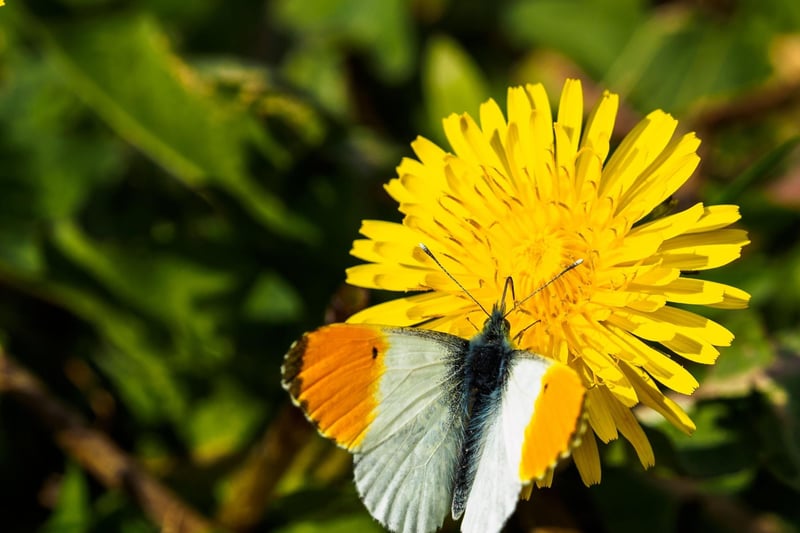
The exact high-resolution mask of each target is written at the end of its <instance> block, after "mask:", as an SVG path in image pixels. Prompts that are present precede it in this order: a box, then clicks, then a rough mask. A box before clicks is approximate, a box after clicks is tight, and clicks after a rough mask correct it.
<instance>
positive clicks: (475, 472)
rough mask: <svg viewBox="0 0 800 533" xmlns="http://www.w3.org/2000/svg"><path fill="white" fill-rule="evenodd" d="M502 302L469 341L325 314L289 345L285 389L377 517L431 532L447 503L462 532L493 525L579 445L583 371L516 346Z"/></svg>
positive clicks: (393, 525) (399, 527)
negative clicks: (343, 457) (339, 320)
mask: <svg viewBox="0 0 800 533" xmlns="http://www.w3.org/2000/svg"><path fill="white" fill-rule="evenodd" d="M421 246H422V247H423V250H425V251H426V253H428V254H429V255H430V256H431V257H432V258H433V259H434V261H436V263H437V264H439V266H440V267H441V268H442V269H443V270H444V267H442V266H441V264H440V263H439V262H438V260H437V259H436V258H435V257H434V256H433V255H432V254H431V253H430V252H429V250H427V248H425V247H424V245H421ZM577 264H580V261H577V262H576V263H575V264H573V265H571V266H570V267H568V268H567V269H566V270H569V269H571V268H572V267H574V266H577ZM566 270H565V271H564V272H566ZM445 273H446V274H448V276H450V274H449V273H448V272H447V271H446V270H445ZM562 274H563V272H562ZM559 276H560V275H559ZM450 277H451V279H453V281H455V282H456V283H457V284H458V285H459V287H461V288H462V289H463V286H461V284H460V283H458V281H457V280H455V278H453V277H452V276H450ZM557 277H558V276H557ZM557 277H556V278H553V280H551V281H554V280H555V279H557ZM508 283H509V282H507V285H506V287H508ZM549 283H550V282H548V284H549ZM543 287H544V286H543ZM543 287H541V288H543ZM541 288H540V289H537V292H538V290H541ZM464 290H465V289H464ZM465 292H467V291H466V290H465ZM467 294H468V295H469V293H468V292H467ZM469 296H470V297H472V296H471V295H469ZM473 300H474V298H473ZM504 301H505V291H504V295H503V298H501V300H500V302H499V303H497V304H495V305H494V306H493V307H492V311H491V313H489V312H487V315H488V318H487V319H486V321H485V323H484V324H483V328H482V329H481V330H480V331H479V332H477V333H476V335H475V336H473V337H472V338H471V339H464V338H461V337H458V336H456V335H450V334H447V333H441V332H437V331H431V330H426V329H422V328H415V327H390V326H379V325H363V324H346V323H344V324H331V325H328V326H323V327H321V328H319V329H317V330H315V331H313V332H310V333H306V334H305V335H303V337H302V338H301V339H300V340H298V341H297V342H295V343H294V344H293V345H292V346H291V348H290V349H289V352H288V353H287V354H286V357H285V360H284V365H283V367H282V377H283V379H282V383H283V386H284V388H285V389H287V390H288V391H289V393H290V395H291V397H292V400H293V401H294V403H295V404H296V405H298V406H300V408H301V409H302V410H303V411H304V412H305V414H306V417H307V418H308V419H309V420H310V421H311V422H312V423H313V424H314V425H315V426H316V428H317V429H318V430H319V432H320V433H321V434H322V435H323V436H325V437H327V438H329V439H331V440H333V441H334V442H336V444H338V445H339V446H341V447H343V448H345V449H346V450H348V451H349V452H351V453H352V454H353V456H354V471H355V484H356V488H357V489H358V492H359V495H360V496H361V499H362V501H363V502H364V505H365V506H366V507H367V509H368V510H369V512H370V514H372V516H373V517H374V518H375V519H377V520H378V521H379V522H380V523H381V524H382V525H383V526H384V527H386V528H388V529H390V530H392V531H398V532H424V531H434V530H436V529H437V528H439V527H440V526H441V525H442V523H443V521H444V519H445V517H446V515H447V514H448V513H450V514H451V515H452V517H453V518H454V519H459V518H462V517H463V520H462V522H461V530H462V531H464V532H473V531H474V532H480V533H485V532H491V531H499V530H500V529H501V528H502V527H503V525H504V524H505V522H506V520H507V519H508V517H509V516H510V515H511V514H512V513H513V512H514V509H515V507H516V504H517V501H518V499H519V494H520V491H521V490H522V488H523V486H525V485H527V484H529V483H531V482H532V481H534V480H537V479H541V478H543V477H544V476H545V475H547V474H548V473H549V472H550V470H551V469H552V468H554V467H555V465H556V463H557V461H558V460H559V459H561V458H563V457H566V456H567V455H569V453H570V451H571V450H572V448H573V447H574V445H576V443H577V439H578V438H579V436H580V433H581V431H582V430H583V427H584V426H585V424H584V423H583V412H584V399H585V392H586V390H585V388H584V386H583V384H582V382H581V379H580V377H579V376H578V375H577V374H576V373H575V371H574V370H572V369H571V368H569V367H568V366H566V365H563V364H560V363H556V362H554V361H551V360H550V359H546V358H544V357H542V356H539V355H537V354H535V353H533V352H530V351H525V350H518V349H516V348H515V347H514V345H513V342H512V338H511V331H510V324H509V321H508V320H507V319H506V316H507V314H506V310H505V304H504ZM475 302H476V303H478V302H477V300H475ZM478 305H479V306H480V307H481V308H483V306H481V305H480V303H478ZM516 307H517V306H515V309H516ZM513 310H514V309H512V311H513ZM484 311H485V310H484Z"/></svg>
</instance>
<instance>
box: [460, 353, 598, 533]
mask: <svg viewBox="0 0 800 533" xmlns="http://www.w3.org/2000/svg"><path fill="white" fill-rule="evenodd" d="M585 395H586V389H585V388H584V386H583V384H582V382H581V379H580V377H579V376H578V375H577V374H576V373H575V371H574V370H572V369H571V368H569V367H568V366H565V365H561V364H557V363H553V362H551V361H549V360H547V359H543V358H541V357H539V356H537V355H535V354H532V353H530V352H525V351H521V350H518V351H515V352H514V358H513V359H512V361H511V368H510V370H509V377H508V382H507V384H506V388H505V390H504V391H503V396H502V398H501V400H500V406H499V408H498V409H497V410H496V411H495V412H494V413H493V414H494V416H492V417H490V418H489V419H487V421H486V424H487V426H486V429H485V431H484V438H483V443H482V446H481V452H480V456H479V459H478V467H477V471H476V474H475V480H474V482H473V485H472V490H471V491H470V494H469V497H468V498H467V504H466V509H465V511H464V521H463V522H462V523H461V530H462V531H464V532H473V531H474V532H477V533H486V532H491V531H499V530H500V529H501V528H502V527H503V524H505V522H506V520H507V519H508V517H509V516H510V515H511V513H513V512H514V508H515V507H516V506H517V499H518V498H519V492H520V489H521V488H522V486H523V485H524V484H527V483H529V482H530V481H531V480H533V479H541V478H542V477H543V476H544V475H545V474H547V473H548V472H549V471H550V470H551V469H552V468H554V467H555V465H556V463H557V462H558V460H559V459H562V458H564V457H566V456H568V455H569V453H570V451H571V450H572V447H573V446H574V444H575V443H576V439H577V437H578V436H579V435H580V432H581V431H582V430H583V429H584V427H585V424H584V423H583V407H584V398H585Z"/></svg>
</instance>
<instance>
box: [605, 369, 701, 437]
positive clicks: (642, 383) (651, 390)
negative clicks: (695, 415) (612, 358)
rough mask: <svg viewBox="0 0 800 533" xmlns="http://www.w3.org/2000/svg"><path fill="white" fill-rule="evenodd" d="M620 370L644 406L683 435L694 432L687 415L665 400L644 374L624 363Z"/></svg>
mask: <svg viewBox="0 0 800 533" xmlns="http://www.w3.org/2000/svg"><path fill="white" fill-rule="evenodd" d="M620 368H621V369H622V371H623V372H625V375H626V376H627V377H628V379H629V380H630V382H631V383H632V384H633V386H634V388H635V389H636V393H637V394H638V396H639V398H640V399H641V401H642V403H643V404H644V405H646V406H647V407H649V408H651V409H653V410H654V411H656V412H657V413H659V414H660V415H661V416H663V417H664V418H665V419H666V420H667V421H668V422H669V423H670V424H672V425H673V426H675V427H676V428H678V429H680V430H681V431H683V432H684V433H687V434H689V433H692V432H693V431H694V430H695V428H696V426H695V425H694V422H692V419H691V418H689V415H687V414H686V413H685V412H684V411H683V409H681V408H680V406H679V405H678V404H677V403H675V402H674V401H672V400H670V399H669V398H667V397H666V396H665V395H664V394H663V393H662V392H661V391H660V390H659V389H658V385H656V384H655V382H653V380H652V379H651V378H650V376H648V375H647V373H646V372H643V371H642V370H641V369H639V368H636V367H633V366H631V365H629V364H627V363H625V362H621V364H620Z"/></svg>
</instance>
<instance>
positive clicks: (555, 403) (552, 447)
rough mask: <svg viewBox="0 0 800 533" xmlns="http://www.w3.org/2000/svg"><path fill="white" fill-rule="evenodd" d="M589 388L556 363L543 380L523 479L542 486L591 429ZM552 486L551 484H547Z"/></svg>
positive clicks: (525, 451) (526, 444)
mask: <svg viewBox="0 0 800 533" xmlns="http://www.w3.org/2000/svg"><path fill="white" fill-rule="evenodd" d="M585 402H586V388H585V387H584V386H583V383H582V382H581V379H580V377H579V376H578V375H577V374H576V373H575V371H574V370H572V369H571V368H569V367H568V366H566V365H562V364H554V365H552V366H551V367H550V368H549V369H548V370H547V371H546V372H545V375H544V377H543V378H542V384H541V390H540V393H539V395H538V397H537V399H536V405H535V407H534V412H533V416H532V417H531V420H530V422H529V423H528V425H527V427H526V428H525V439H524V442H523V447H522V461H521V462H520V470H519V473H520V479H521V480H522V481H523V483H529V482H531V481H535V482H537V484H541V483H542V482H545V481H546V480H547V479H552V473H553V471H554V470H555V468H556V466H557V465H558V462H559V461H560V460H562V459H565V458H567V457H569V456H570V455H571V453H572V450H574V449H575V448H576V447H577V446H578V445H579V444H580V441H581V437H582V436H583V433H584V432H585V431H586V428H587V427H588V422H587V416H586V411H585ZM545 484H546V485H549V483H545Z"/></svg>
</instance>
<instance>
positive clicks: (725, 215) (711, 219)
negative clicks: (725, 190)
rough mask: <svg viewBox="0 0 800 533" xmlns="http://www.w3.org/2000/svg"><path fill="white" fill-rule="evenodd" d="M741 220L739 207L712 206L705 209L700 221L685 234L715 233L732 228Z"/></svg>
mask: <svg viewBox="0 0 800 533" xmlns="http://www.w3.org/2000/svg"><path fill="white" fill-rule="evenodd" d="M740 218H741V215H740V214H739V206H738V205H711V206H708V207H706V208H705V212H704V213H703V216H702V217H701V218H700V220H699V221H698V222H697V224H695V225H694V226H692V228H691V229H689V230H687V231H686V232H685V233H700V232H705V231H714V230H717V229H720V228H724V227H726V226H730V225H731V224H733V223H734V222H736V221H737V220H739V219H740Z"/></svg>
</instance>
